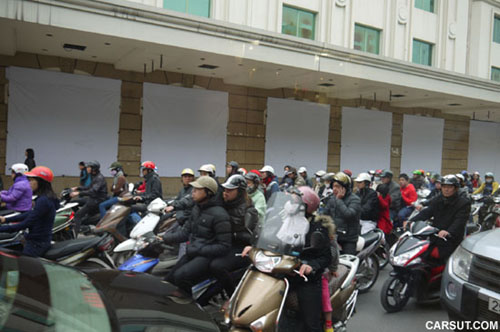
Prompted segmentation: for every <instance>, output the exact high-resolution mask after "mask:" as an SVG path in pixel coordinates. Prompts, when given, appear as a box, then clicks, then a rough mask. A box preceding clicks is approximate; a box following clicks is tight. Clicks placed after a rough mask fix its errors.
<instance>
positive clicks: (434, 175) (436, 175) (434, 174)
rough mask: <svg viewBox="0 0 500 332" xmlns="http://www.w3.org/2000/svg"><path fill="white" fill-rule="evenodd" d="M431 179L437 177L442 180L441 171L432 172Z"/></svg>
mask: <svg viewBox="0 0 500 332" xmlns="http://www.w3.org/2000/svg"><path fill="white" fill-rule="evenodd" d="M431 179H435V180H436V181H437V179H439V180H440V181H441V175H439V173H432V176H431Z"/></svg>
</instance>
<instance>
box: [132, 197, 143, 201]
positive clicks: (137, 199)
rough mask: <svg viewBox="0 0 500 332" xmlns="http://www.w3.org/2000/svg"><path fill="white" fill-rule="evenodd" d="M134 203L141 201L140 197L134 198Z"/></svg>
mask: <svg viewBox="0 0 500 332" xmlns="http://www.w3.org/2000/svg"><path fill="white" fill-rule="evenodd" d="M133 199H134V201H137V202H138V201H142V197H141V196H134V198H133Z"/></svg>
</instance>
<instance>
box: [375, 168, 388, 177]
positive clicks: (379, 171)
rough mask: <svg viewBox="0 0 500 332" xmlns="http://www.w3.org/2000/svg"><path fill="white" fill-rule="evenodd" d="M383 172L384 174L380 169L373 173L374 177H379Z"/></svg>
mask: <svg viewBox="0 0 500 332" xmlns="http://www.w3.org/2000/svg"><path fill="white" fill-rule="evenodd" d="M383 172H384V170H382V169H377V170H376V171H375V175H378V176H381V175H382V173H383ZM389 172H390V171H389Z"/></svg>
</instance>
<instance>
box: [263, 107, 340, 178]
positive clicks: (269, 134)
mask: <svg viewBox="0 0 500 332" xmlns="http://www.w3.org/2000/svg"><path fill="white" fill-rule="evenodd" d="M329 123H330V107H329V106H328V105H322V104H317V103H310V102H302V101H296V100H288V99H277V98H269V99H268V100H267V124H266V155H265V164H266V165H271V166H273V167H274V169H275V171H276V173H278V174H277V175H279V176H281V175H282V173H283V167H284V166H285V165H292V166H294V167H297V168H298V167H301V166H305V167H306V168H307V170H308V175H309V176H313V174H314V173H315V172H316V171H318V170H320V169H322V170H326V164H327V158H328V128H329Z"/></svg>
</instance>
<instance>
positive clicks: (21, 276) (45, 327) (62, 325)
mask: <svg viewBox="0 0 500 332" xmlns="http://www.w3.org/2000/svg"><path fill="white" fill-rule="evenodd" d="M34 262H35V261H34V260H32V259H23V258H22V257H17V256H15V255H11V254H9V253H5V252H1V251H0V330H2V331H5V330H12V331H103V332H106V331H111V324H110V319H109V316H108V313H107V310H106V307H105V305H104V303H103V300H102V298H101V296H100V294H99V292H98V291H97V289H96V288H95V287H94V286H93V285H92V283H91V281H90V280H89V279H88V278H87V276H86V275H85V274H83V273H81V272H78V271H77V270H74V269H71V268H66V267H64V266H60V265H57V264H53V263H49V262H45V261H41V260H40V261H38V262H40V264H37V263H34Z"/></svg>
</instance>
